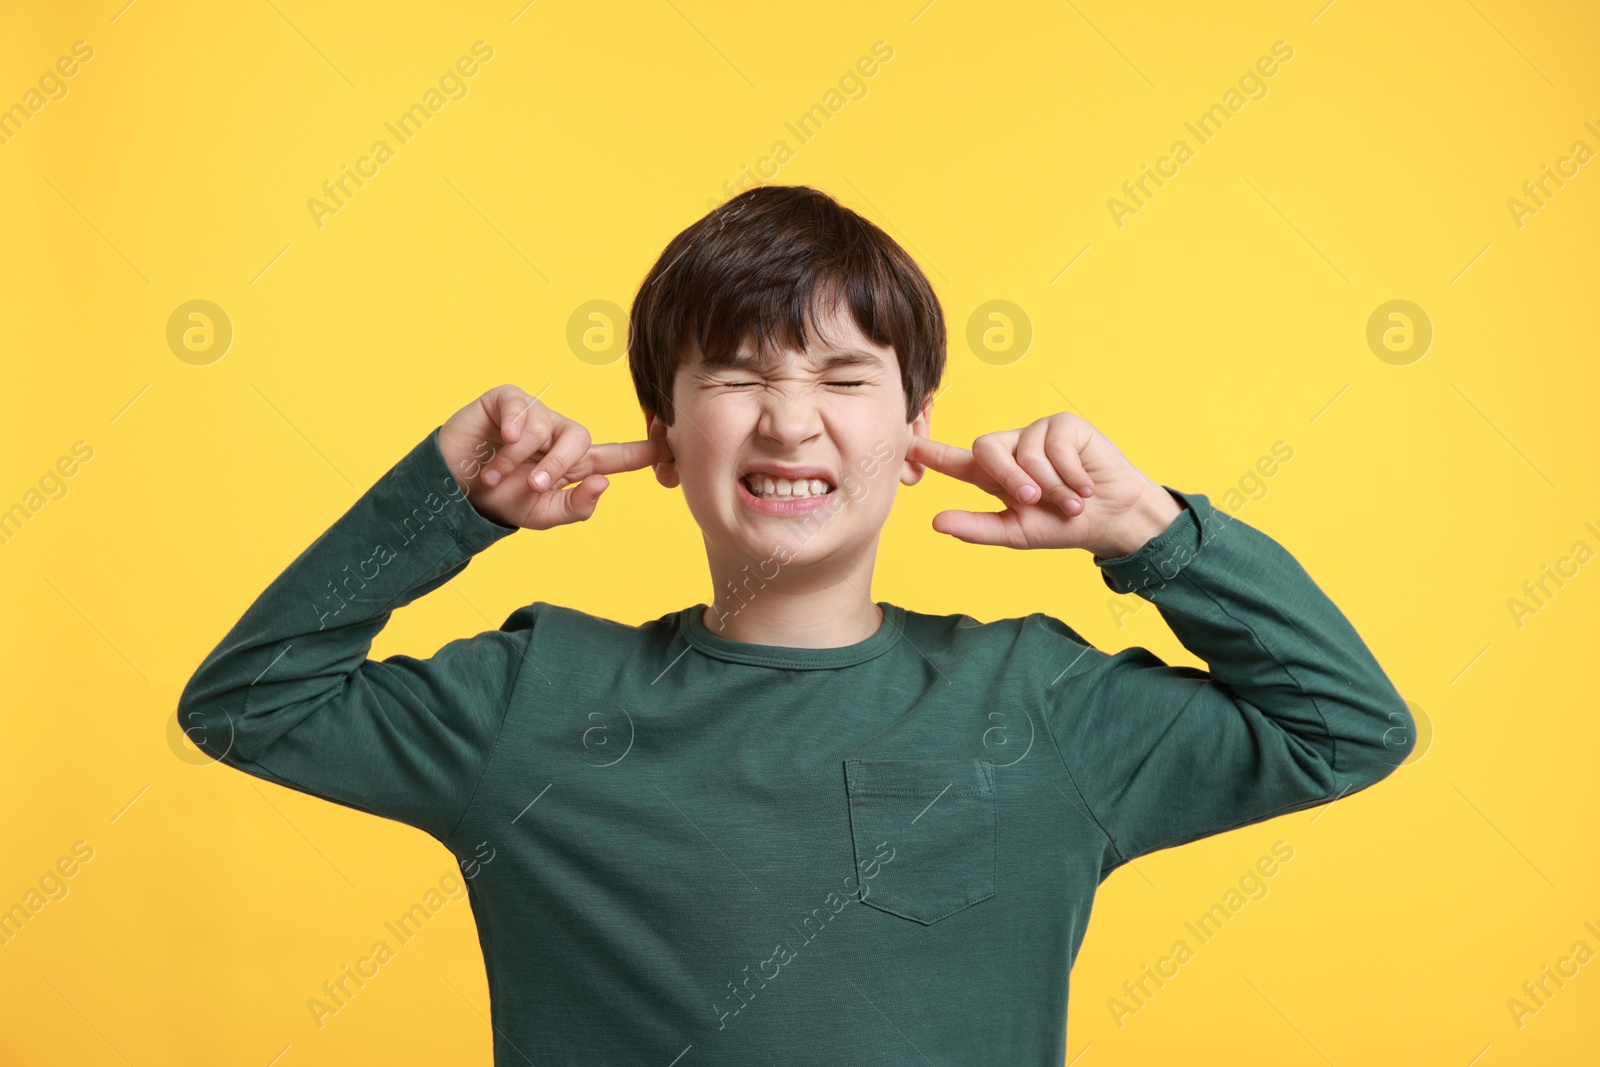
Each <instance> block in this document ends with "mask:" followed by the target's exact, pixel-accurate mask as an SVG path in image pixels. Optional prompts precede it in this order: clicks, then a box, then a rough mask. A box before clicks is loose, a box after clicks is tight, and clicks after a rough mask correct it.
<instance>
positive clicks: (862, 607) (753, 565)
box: [701, 538, 883, 648]
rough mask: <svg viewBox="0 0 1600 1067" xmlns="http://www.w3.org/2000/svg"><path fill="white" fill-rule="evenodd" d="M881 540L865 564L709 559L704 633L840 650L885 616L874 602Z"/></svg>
mask: <svg viewBox="0 0 1600 1067" xmlns="http://www.w3.org/2000/svg"><path fill="white" fill-rule="evenodd" d="M877 547H878V546H877V539H876V538H874V539H873V543H872V545H871V546H869V548H868V550H867V551H866V552H865V553H863V555H862V557H861V559H860V560H858V561H855V562H853V563H849V564H844V563H838V562H835V561H829V560H821V561H816V562H806V563H804V564H802V563H801V561H800V560H793V561H792V562H790V563H788V564H787V565H783V564H780V563H779V562H778V560H777V559H768V560H755V561H745V560H739V561H733V562H730V561H719V560H716V559H713V560H711V573H712V583H713V588H714V589H715V590H716V593H715V597H714V599H713V600H712V602H711V605H710V606H709V607H707V608H706V610H705V613H704V614H703V615H702V616H701V622H702V623H704V625H705V628H706V629H707V630H710V631H711V632H712V633H714V634H716V635H718V636H719V637H726V638H727V639H728V640H730V641H742V642H745V643H747V644H755V645H785V646H788V647H790V648H840V647H843V646H845V645H853V644H857V643H858V642H861V641H865V640H866V639H867V638H869V637H871V636H872V635H873V634H874V633H875V632H877V629H878V627H879V626H880V625H881V624H882V622H883V614H882V612H881V611H880V610H879V608H878V605H877V604H876V603H875V602H874V601H873V599H872V567H873V563H874V562H875V560H876V555H877Z"/></svg>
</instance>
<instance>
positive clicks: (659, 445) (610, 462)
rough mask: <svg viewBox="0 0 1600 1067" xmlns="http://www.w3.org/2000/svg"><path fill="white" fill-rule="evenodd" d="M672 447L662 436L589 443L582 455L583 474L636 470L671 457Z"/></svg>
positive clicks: (665, 460) (663, 461)
mask: <svg viewBox="0 0 1600 1067" xmlns="http://www.w3.org/2000/svg"><path fill="white" fill-rule="evenodd" d="M672 458H673V457H672V447H671V446H670V445H668V444H667V442H666V439H665V438H662V437H653V438H650V439H649V440H645V441H624V442H612V443H607V444H599V445H590V446H589V452H588V454H587V455H585V456H584V457H583V467H584V468H585V472H584V473H585V474H617V473H620V472H622V471H636V470H640V469H641V468H644V467H649V466H651V465H653V464H656V463H665V462H667V461H668V460H670V459H672Z"/></svg>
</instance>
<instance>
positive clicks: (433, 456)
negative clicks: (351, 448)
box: [407, 425, 521, 555]
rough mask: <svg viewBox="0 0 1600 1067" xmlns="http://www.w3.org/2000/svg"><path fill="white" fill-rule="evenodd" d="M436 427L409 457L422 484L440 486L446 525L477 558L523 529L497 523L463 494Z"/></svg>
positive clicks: (415, 475)
mask: <svg viewBox="0 0 1600 1067" xmlns="http://www.w3.org/2000/svg"><path fill="white" fill-rule="evenodd" d="M443 428H444V427H443V425H440V426H435V427H434V428H433V430H432V432H430V433H429V434H428V436H427V437H426V438H425V439H423V440H422V441H419V442H418V443H417V445H416V447H415V448H413V449H412V450H411V455H410V456H408V457H407V458H408V459H409V460H410V461H411V464H409V465H410V466H411V467H412V474H413V476H414V477H415V478H416V479H417V480H418V481H419V482H420V484H423V485H427V486H439V487H441V491H442V493H443V495H444V496H445V499H446V501H447V502H448V503H449V506H448V507H446V508H445V509H444V511H443V513H442V514H443V516H444V518H445V525H446V526H447V527H448V528H449V530H450V533H451V534H452V535H453V536H454V537H455V539H456V541H458V542H459V543H460V544H461V547H463V548H465V549H466V550H467V551H469V552H471V553H473V554H474V555H476V554H477V553H478V552H481V551H483V550H484V549H485V548H488V547H489V546H490V545H492V544H494V543H495V542H496V541H498V540H500V539H501V538H502V537H507V536H509V535H511V534H514V533H516V532H517V531H518V530H519V529H521V527H520V526H506V525H504V524H503V523H499V522H496V521H495V520H493V519H491V518H489V517H488V516H486V515H484V514H483V513H482V512H480V511H479V510H478V509H477V508H475V507H473V506H472V501H470V500H468V499H467V495H466V494H465V493H464V492H462V491H461V486H460V484H459V483H458V482H457V481H456V480H455V475H454V474H452V473H451V472H450V464H449V462H448V461H446V460H445V458H444V452H443V450H441V449H440V447H439V431H440V430H442V429H443Z"/></svg>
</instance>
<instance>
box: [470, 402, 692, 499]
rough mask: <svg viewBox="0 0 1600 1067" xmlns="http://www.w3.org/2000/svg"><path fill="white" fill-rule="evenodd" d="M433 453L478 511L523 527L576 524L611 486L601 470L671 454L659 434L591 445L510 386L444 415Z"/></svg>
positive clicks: (575, 427)
mask: <svg viewBox="0 0 1600 1067" xmlns="http://www.w3.org/2000/svg"><path fill="white" fill-rule="evenodd" d="M439 451H440V452H441V453H442V454H443V455H444V459H445V462H446V463H447V464H448V465H449V467H450V473H451V474H452V475H454V476H455V479H456V482H457V484H459V485H460V486H461V488H462V490H463V491H464V492H465V493H466V495H467V499H468V500H469V501H470V502H471V504H472V506H473V507H474V508H476V509H477V511H478V513H479V514H480V515H483V516H484V517H485V518H489V519H493V520H494V521H495V522H498V523H500V524H501V525H502V526H520V527H522V528H523V529H526V530H548V529H550V528H551V527H552V526H563V525H566V524H567V523H571V522H582V521H583V520H584V519H587V518H589V517H590V516H591V515H593V514H594V509H595V504H596V503H597V502H598V501H599V499H600V494H601V493H603V492H604V491H605V489H606V486H608V485H609V484H610V482H609V481H608V480H607V479H606V477H605V476H606V475H607V474H616V473H619V472H621V471H631V470H639V469H641V468H644V467H648V466H650V465H651V464H654V463H661V462H665V461H667V460H670V459H671V458H672V450H671V448H670V447H669V446H668V445H667V442H666V441H665V440H663V439H658V438H653V439H651V440H647V441H630V442H627V443H625V444H599V445H597V444H593V443H591V441H590V439H589V431H588V430H586V429H584V428H583V427H582V426H580V425H579V424H578V423H576V422H573V421H572V420H571V419H569V418H567V417H566V416H564V415H560V414H557V413H556V412H554V411H552V410H550V409H549V408H548V407H545V405H544V404H543V403H541V402H540V401H539V400H537V399H535V398H534V397H531V396H529V395H528V394H527V393H526V392H524V391H523V390H521V389H519V388H517V387H516V386H515V385H501V386H496V387H495V388H493V389H491V390H489V391H488V392H487V393H484V394H483V395H482V396H481V397H479V398H478V399H477V400H474V401H473V402H472V403H470V404H468V405H467V406H466V407H464V408H462V409H461V410H460V411H458V412H456V413H455V414H454V415H452V416H450V419H449V421H448V422H446V423H445V424H444V425H443V426H441V427H440V428H439ZM541 478H543V479H544V481H543V483H542V485H541V482H540V481H539V480H538V479H541ZM574 482H576V483H577V486H576V488H574V489H571V490H570V491H563V487H565V486H567V485H570V484H572V483H574Z"/></svg>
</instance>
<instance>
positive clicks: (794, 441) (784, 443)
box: [756, 382, 822, 452]
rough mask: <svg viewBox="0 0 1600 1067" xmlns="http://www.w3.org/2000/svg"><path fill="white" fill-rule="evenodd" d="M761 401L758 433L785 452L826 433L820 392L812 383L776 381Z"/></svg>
mask: <svg viewBox="0 0 1600 1067" xmlns="http://www.w3.org/2000/svg"><path fill="white" fill-rule="evenodd" d="M773 384H774V388H771V389H768V390H766V391H765V393H764V395H763V399H762V401H761V416H760V418H759V419H758V420H757V423H756V431H757V432H758V433H759V434H760V435H761V436H762V437H765V438H767V439H768V440H770V441H772V442H773V443H774V444H775V445H776V446H777V447H778V448H780V449H782V450H783V451H785V452H794V451H797V450H798V449H799V447H800V446H801V445H803V444H805V443H806V442H807V441H810V440H811V439H812V438H814V437H816V436H817V435H819V434H820V433H822V415H821V412H820V411H819V410H818V408H819V404H818V398H817V395H816V392H817V391H816V389H815V388H814V387H813V386H812V384H811V383H809V382H775V383H773Z"/></svg>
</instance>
